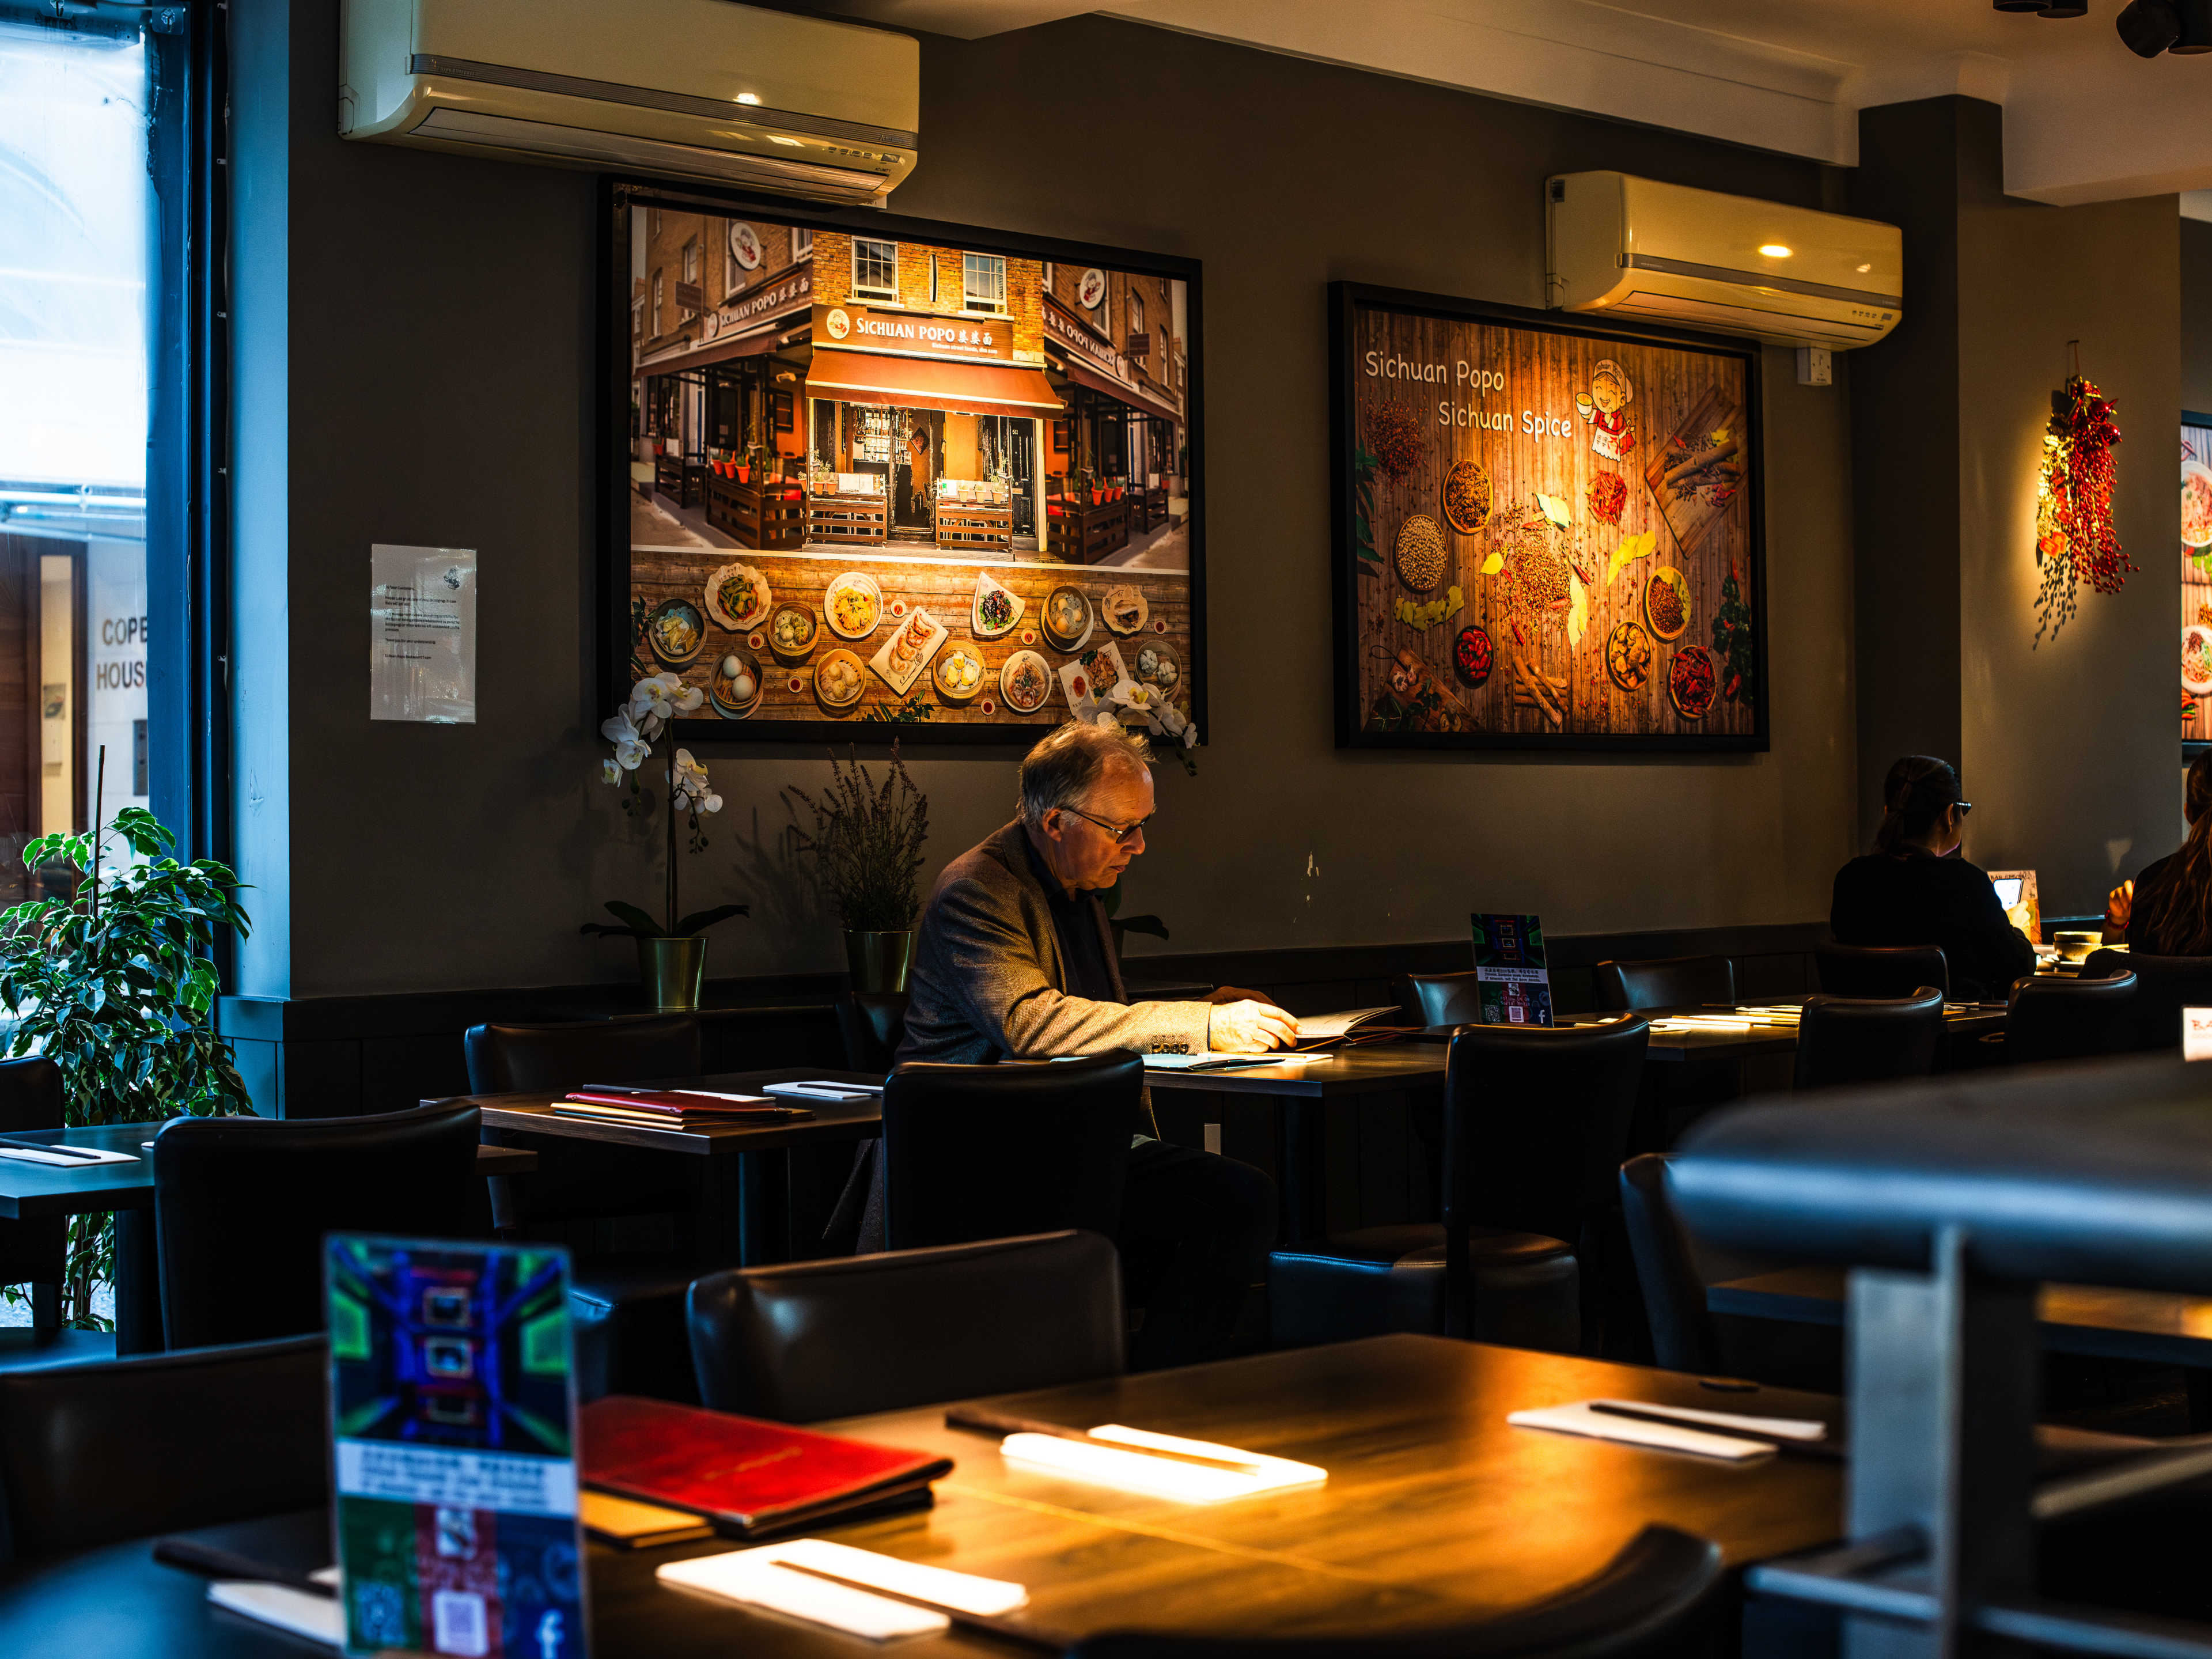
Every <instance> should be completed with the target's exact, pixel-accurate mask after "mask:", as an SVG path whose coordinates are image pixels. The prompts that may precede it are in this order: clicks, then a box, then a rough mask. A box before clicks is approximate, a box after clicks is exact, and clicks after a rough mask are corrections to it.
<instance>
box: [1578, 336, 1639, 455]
mask: <svg viewBox="0 0 2212 1659" xmlns="http://www.w3.org/2000/svg"><path fill="white" fill-rule="evenodd" d="M1635 396H1636V386H1635V384H1634V383H1633V382H1632V381H1631V380H1629V378H1628V371H1627V370H1626V369H1625V368H1622V367H1621V366H1620V364H1619V363H1616V362H1613V359H1612V358H1610V357H1601V358H1600V359H1599V360H1598V362H1597V363H1596V365H1595V367H1594V368H1591V370H1590V383H1589V398H1590V403H1591V404H1592V405H1593V407H1594V409H1595V413H1594V414H1593V415H1592V416H1591V419H1590V447H1591V448H1592V449H1594V450H1595V451H1596V452H1597V453H1599V454H1601V455H1602V456H1604V457H1605V458H1606V459H1607V460H1608V461H1618V460H1621V459H1626V456H1627V454H1628V452H1629V451H1630V450H1632V449H1633V448H1635V447H1636V435H1635V434H1634V433H1633V432H1631V431H1630V430H1629V429H1628V416H1627V415H1626V413H1624V412H1623V411H1624V410H1626V409H1627V407H1628V404H1629V403H1630V402H1631V401H1632V399H1633V398H1635Z"/></svg>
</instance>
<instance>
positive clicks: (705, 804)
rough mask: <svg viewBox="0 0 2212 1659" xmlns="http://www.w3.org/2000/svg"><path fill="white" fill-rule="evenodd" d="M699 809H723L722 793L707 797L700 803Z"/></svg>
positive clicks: (711, 810)
mask: <svg viewBox="0 0 2212 1659" xmlns="http://www.w3.org/2000/svg"><path fill="white" fill-rule="evenodd" d="M699 810H700V811H702V812H719V811H721V810H722V798H721V797H720V795H709V796H708V797H707V799H704V800H702V801H701V802H700V803H699Z"/></svg>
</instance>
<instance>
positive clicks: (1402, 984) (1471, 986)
mask: <svg viewBox="0 0 2212 1659" xmlns="http://www.w3.org/2000/svg"><path fill="white" fill-rule="evenodd" d="M1395 991H1396V993H1397V997H1398V1006H1400V1007H1401V1008H1403V1009H1404V1010H1405V1011H1406V1012H1407V1014H1408V1015H1410V1016H1411V1017H1412V1018H1413V1022H1414V1024H1418V1025H1471V1024H1476V1023H1478V1022H1480V1019H1481V1018H1482V1003H1481V1001H1480V996H1479V994H1478V993H1477V991H1476V989H1475V977H1474V975H1473V974H1472V973H1466V974H1401V975H1399V976H1398V978H1397V980H1396V981H1395Z"/></svg>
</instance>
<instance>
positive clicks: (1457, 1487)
mask: <svg viewBox="0 0 2212 1659" xmlns="http://www.w3.org/2000/svg"><path fill="white" fill-rule="evenodd" d="M1597 1397H1613V1398H1620V1399H1628V1400H1638V1401H1660V1402H1667V1403H1672V1404H1676V1405H1692V1406H1702V1407H1718V1408H1720V1409H1723V1410H1729V1411H1741V1412H1751V1413H1772V1414H1774V1415H1778V1416H1790V1417H1799V1418H1817V1419H1820V1420H1821V1421H1823V1422H1826V1423H1828V1424H1830V1425H1837V1424H1838V1422H1839V1417H1838V1413H1839V1410H1840V1402H1839V1401H1836V1400H1834V1399H1832V1398H1830V1397H1827V1396H1825V1395H1806V1394H1796V1393H1790V1392H1787V1391H1784V1390H1779V1389H1757V1390H1753V1391H1752V1392H1749V1393H1733V1392H1732V1393H1726V1394H1723V1393H1717V1392H1715V1391H1712V1390H1710V1389H1705V1388H1704V1387H1702V1386H1701V1385H1700V1384H1699V1381H1698V1380H1697V1379H1696V1378H1694V1377H1691V1376H1680V1375H1677V1374H1674V1373H1669V1372H1664V1371H1658V1370H1648V1369H1644V1368H1640V1367H1636V1366H1630V1365H1619V1364H1607V1363H1604V1362H1601V1361H1597V1360H1590V1359H1582V1358H1571V1357H1568V1356H1565V1355H1559V1354H1547V1353H1534V1352H1525V1351H1522V1350H1516V1349H1510V1348H1496V1347H1485V1346H1478V1345H1475V1344H1472V1343H1465V1342H1457V1341H1450V1340H1445V1339H1443V1338H1441V1337H1428V1336H1410V1335H1400V1336H1385V1337H1376V1338H1371V1339H1369V1340H1364V1341H1360V1342H1351V1343H1344V1344H1340V1345H1338V1346H1330V1347H1322V1348H1309V1349H1302V1350H1297V1351H1294V1352H1283V1353H1273V1354H1262V1355H1258V1356H1255V1357H1253V1358H1246V1359H1237V1360H1231V1361H1226V1362H1223V1363H1219V1364H1208V1365H1199V1366H1193V1367H1189V1368H1187V1369H1183V1370H1171V1371H1157V1372H1152V1373H1148V1374H1146V1375H1142V1376H1121V1377H1110V1378H1102V1379H1100V1380H1098V1381H1096V1382H1091V1383H1076V1384H1073V1385H1069V1386H1066V1387H1063V1388H1057V1389H1044V1390H1040V1391H1037V1392H1034V1393H1030V1394H1024V1395H1009V1396H1001V1397H1000V1398H997V1399H994V1400H991V1401H986V1402H983V1403H984V1404H986V1405H987V1407H988V1408H989V1409H992V1410H994V1411H998V1412H1001V1413H1011V1414H1014V1415H1018V1416H1022V1417H1027V1418H1030V1419H1042V1420H1045V1421H1049V1422H1054V1423H1059V1424H1063V1425H1073V1426H1078V1427H1085V1426H1090V1425H1097V1424H1104V1423H1127V1424H1132V1425H1137V1426H1139V1427H1143V1428H1148V1429H1154V1430H1158V1431H1164V1432H1167V1433H1171V1434H1177V1435H1187V1436H1192V1437H1198V1438H1201V1439H1207V1440H1213V1441H1217V1442H1222V1443H1227V1444H1231V1445H1234V1446H1237V1447H1240V1448H1243V1449H1249V1450H1253V1451H1258V1452H1266V1453H1272V1454H1275V1455H1282V1456H1286V1457H1291V1458H1295V1459H1297V1460H1299V1461H1301V1462H1311V1463H1316V1464H1319V1465H1320V1466H1321V1467H1322V1468H1325V1469H1327V1470H1328V1481H1327V1483H1326V1484H1325V1485H1322V1486H1315V1487H1308V1488H1301V1489H1295V1490H1291V1491H1286V1492H1276V1493H1273V1494H1269V1495H1266V1496H1262V1497H1258V1498H1244V1499H1239V1500H1235V1501H1231V1502H1228V1503H1222V1504H1206V1505H1198V1504H1182V1503H1176V1502H1172V1501H1170V1500H1166V1499H1162V1498H1145V1497H1138V1496H1133V1495H1130V1494H1127V1493H1123V1492H1116V1491H1114V1490H1111V1489H1109V1488H1105V1487H1101V1486H1087V1485H1084V1484H1082V1483H1079V1482H1076V1481H1073V1480H1066V1479H1063V1478H1060V1477H1057V1476H1054V1475H1051V1474H1044V1473H1042V1472H1039V1471H1036V1470H1031V1469H1026V1468H1022V1467H1020V1466H1018V1465H1016V1464H1013V1463H1010V1462H1007V1461H1006V1459H1005V1458H1003V1457H1002V1456H1001V1455H1000V1451H999V1442H998V1440H997V1438H996V1437H994V1436H987V1435H977V1434H972V1433H969V1432H965V1431H958V1430H954V1429H951V1428H948V1427H946V1426H945V1407H944V1406H943V1405H942V1404H933V1405H928V1406H923V1407H915V1408H912V1409H908V1410H901V1411H894V1412H887V1413H880V1414H878V1415H874V1416H870V1417H862V1418H855V1419H847V1420H844V1421H842V1422H832V1423H826V1424H818V1425H813V1426H815V1427H817V1428H821V1429H824V1430H827V1431H829V1432H832V1433H837V1434H844V1435H849V1436H852V1437H855V1438H858V1439H862V1440H869V1441H874V1442H878V1443H883V1444H887V1445H895V1446H901V1447H908V1448H912V1449H918V1450H922V1451H927V1452H938V1453H942V1454H943V1455H946V1456H948V1457H951V1459H952V1460H953V1462H954V1468H953V1469H952V1472H951V1474H949V1475H946V1476H945V1477H944V1478H943V1479H942V1480H939V1482H938V1483H937V1486H936V1502H935V1504H934V1506H933V1507H932V1508H930V1509H927V1510H918V1511H912V1512H908V1513H907V1514H903V1515H899V1516H887V1517H884V1518H880V1519H878V1520H873V1521H867V1522H856V1523H852V1524H848V1525H843V1526H835V1527H829V1528H820V1529H818V1530H819V1531H820V1532H821V1533H822V1534H824V1535H828V1536H830V1537H834V1538H835V1539H836V1540H837V1541H839V1542H842V1543H846V1544H851V1545H854V1546H857V1547H861V1548H865V1549H870V1550H875V1551H879V1552H882V1553H886V1554H890V1555H894V1556H898V1557H901V1558H903V1559H909V1560H916V1561H926V1562H928V1563H930V1564H931V1565H937V1566H943V1567H951V1568H953V1569H955V1570H957V1571H963V1572H970V1573H976V1574H980V1575H982V1576H985V1577H993V1578H1001V1579H1011V1580H1013V1581H1015V1582H1018V1583H1021V1584H1023V1585H1024V1586H1026V1587H1027V1589H1028V1591H1029V1595H1030V1601H1029V1605H1028V1607H1026V1608H1025V1609H1024V1610H1023V1611H1022V1612H1020V1613H1018V1614H1017V1615H1015V1621H1016V1622H1018V1624H1020V1625H1021V1626H1024V1627H1025V1628H1026V1630H1027V1631H1028V1632H1030V1634H1031V1636H1032V1637H1033V1638H1034V1640H1035V1643H1036V1645H1037V1646H1038V1647H1048V1648H1051V1649H1053V1650H1058V1649H1059V1648H1060V1646H1061V1645H1063V1644H1065V1643H1066V1641H1067V1640H1069V1639H1072V1638H1078V1637H1082V1636H1086V1635H1094V1634H1097V1633H1099V1632H1104V1631H1108V1630H1117V1629H1132V1628H1142V1629H1152V1630H1165V1631H1172V1632H1188V1633H1211V1634H1229V1633H1250V1634H1277V1635H1288V1634H1292V1633H1297V1634H1324V1633H1332V1632H1334V1633H1348V1634H1364V1633H1373V1632H1384V1631H1401V1630H1410V1629H1416V1628H1422V1627H1434V1626H1449V1625H1455V1624H1459V1623H1462V1622H1467V1621H1471V1620H1479V1619H1480V1618H1482V1617H1484V1616H1485V1615H1487V1614H1492V1613H1498V1612H1500V1611H1503V1610H1505V1609H1508V1608H1511V1607H1517V1606H1520V1605H1522V1604H1524V1603H1527V1602H1528V1601H1534V1600H1536V1599H1538V1598H1540V1597H1542V1596H1545V1595H1549V1594H1551V1593H1553V1592H1554V1591H1556V1590H1559V1589H1562V1588H1564V1587H1565V1586H1567V1585H1569V1584H1571V1583H1575V1582H1576V1581H1577V1580H1579V1579H1582V1578H1583V1577H1588V1576H1589V1574H1591V1573H1593V1572H1595V1571H1597V1570H1598V1569H1599V1568H1600V1567H1601V1566H1602V1565H1604V1564H1605V1563H1606V1561H1607V1559H1609V1558H1610V1557H1611V1556H1612V1555H1613V1553H1614V1552H1616V1551H1617V1550H1619V1549H1620V1547H1621V1546H1622V1545H1624V1544H1626V1542H1628V1541H1629V1540H1630V1539H1632V1537H1634V1536H1635V1534H1637V1532H1638V1530H1640V1529H1641V1528H1643V1527H1644V1526H1645V1525H1646V1524H1648V1523H1651V1522H1659V1523H1662V1524H1665V1525H1668V1526H1673V1527H1677V1528H1681V1529H1683V1530H1685V1531H1687V1532H1690V1533H1692V1534H1698V1535H1699V1536H1701V1537H1705V1538H1709V1539H1711V1540H1712V1541H1714V1542H1716V1543H1717V1544H1718V1545H1719V1546H1720V1547H1721V1550H1722V1552H1723V1555H1724V1556H1725V1558H1726V1559H1727V1561H1728V1563H1729V1565H1730V1566H1731V1567H1741V1566H1743V1565H1747V1564H1748V1563H1752V1562H1756V1561H1762V1560H1767V1559H1772V1558H1774V1557H1777V1556H1780V1555H1785V1554H1790V1553H1796V1552H1797V1551H1801V1550H1804V1549H1808V1548H1811V1547H1816V1546H1819V1545H1821V1544H1824V1543H1827V1542H1829V1541H1832V1540H1833V1539H1834V1538H1836V1537H1837V1536H1838V1533H1839V1531H1840V1524H1841V1519H1842V1513H1841V1512H1842V1499H1843V1472H1844V1465H1842V1464H1841V1463H1838V1462H1822V1461H1815V1460H1814V1459H1811V1458H1801V1457H1796V1456H1790V1455H1782V1456H1775V1457H1770V1458H1765V1459H1761V1460H1759V1461H1755V1462H1750V1463H1746V1464H1733V1463H1725V1462H1717V1461H1714V1460H1710V1459H1706V1458H1701V1457H1695V1456H1690V1455H1683V1454H1679V1453H1670V1452H1661V1451H1654V1450H1647V1449H1640V1448H1636V1447H1631V1446H1626V1445H1621V1444H1617V1443H1608V1442H1602V1441H1595V1440H1587V1439H1578V1438H1575V1437H1571V1436H1567V1435H1562V1434H1557V1433H1552V1432H1548V1431H1543V1430H1538V1429H1528V1428H1516V1427H1514V1426H1512V1425H1509V1424H1508V1423H1507V1422H1506V1420H1505V1419H1506V1416H1507V1413H1510V1412H1513V1411H1516V1410H1519V1409H1521V1408H1522V1407H1536V1406H1550V1405H1559V1404H1563V1403H1565V1402H1568V1401H1578V1400H1586V1399H1591V1398H1597ZM220 1539H221V1541H224V1542H227V1543H229V1544H230V1545H231V1546H232V1547H236V1548H239V1549H240V1550H242V1551H244V1552H246V1553H249V1554H252V1555H254V1556H256V1557H257V1558H258V1559H263V1560H267V1561H270V1562H271V1564H272V1565H283V1566H289V1567H292V1568H294V1569H309V1568H313V1567H318V1566H320V1565H324V1564H325V1563H326V1562H327V1561H328V1560H329V1559H330V1555H329V1549H330V1540H329V1523H328V1520H327V1517H326V1516H323V1515H322V1514H320V1513H319V1512H317V1513H313V1514H308V1515H303V1516H292V1517H285V1518H282V1519H278V1520H275V1521H270V1522H257V1523H251V1524H250V1525H249V1526H248V1527H246V1528H228V1529H224V1530H223V1531H222V1533H221V1534H220ZM149 1543H150V1541H144V1540H142V1541H136V1542H132V1543H128V1544H121V1545H116V1546H112V1547H107V1548H105V1549H100V1550H94V1551H90V1552H88V1553H85V1554H82V1555H80V1556H76V1557H71V1558H66V1559H62V1560H58V1561H55V1562H51V1563H46V1564H39V1565H29V1566H16V1567H14V1568H0V1650H8V1651H10V1652H24V1653H40V1654H43V1653H46V1652H47V1651H49V1649H48V1648H47V1647H42V1646H40V1640H41V1638H45V1639H46V1640H47V1641H49V1642H52V1643H56V1644H59V1645H58V1646H55V1647H53V1648H52V1651H56V1652H63V1651H66V1652H70V1653H76V1652H89V1651H93V1650H95V1649H96V1650H97V1651H98V1652H100V1654H101V1655H102V1656H103V1659H142V1656H143V1659H151V1656H154V1655H157V1654H158V1655H160V1656H161V1659H212V1656H217V1655H221V1656H225V1659H259V1656H263V1655H271V1656H273V1655H276V1654H293V1653H296V1652H298V1651H300V1649H299V1647H298V1646H297V1645H296V1644H295V1643H294V1642H293V1640H292V1638H287V1637H283V1636H280V1635H277V1634H276V1633H274V1632H269V1631H267V1630H265V1629H264V1628H262V1627H260V1626H256V1625H254V1624H252V1623H251V1622H250V1621H248V1620H244V1619H242V1618H240V1617H238V1616H236V1615H234V1614H231V1613H224V1612H222V1611H220V1610H216V1609H213V1608H210V1607H209V1606H208V1604H207V1602H206V1600H205V1597H204V1587H203V1585H202V1584H201V1583H200V1582H199V1581H197V1580H196V1579H193V1578H191V1577H186V1576H185V1575H183V1574H181V1573H179V1572H177V1571H173V1570H171V1569H167V1568H164V1567H161V1566H158V1565H155V1564H154V1563H153V1561H152V1559H151V1558H150V1554H149ZM735 1547H738V1546H737V1545H735V1544H733V1543H732V1542H730V1541H725V1540H716V1541H708V1542H695V1543H690V1544H681V1545H674V1546H669V1547H663V1548H659V1549H641V1550H635V1551H621V1550H614V1549H610V1548H607V1547H603V1546H600V1545H597V1544H594V1545H592V1546H591V1547H590V1548H589V1550H588V1552H587V1554H586V1574H587V1584H588V1595H589V1601H590V1609H591V1619H592V1653H593V1654H594V1655H595V1656H597V1659H633V1656H635V1659H694V1656H696V1659H726V1656H729V1655H731V1654H735V1653H743V1654H744V1655H747V1656H749V1659H856V1656H860V1655H863V1654H866V1653H870V1652H872V1651H874V1649H873V1648H872V1647H871V1645H870V1644H866V1643H863V1642H860V1641H858V1640H855V1639H854V1638H848V1637H845V1636H842V1635H841V1634H838V1633H836V1632H831V1631H829V1630H826V1629H823V1628H822V1627H819V1626H810V1625H805V1624H800V1623H798V1622H795V1621H793V1620H786V1619H781V1618H778V1617H775V1616H772V1615H769V1614H765V1613H754V1612H750V1611H748V1610H747V1609H745V1608H744V1607H740V1606H738V1605H737V1604H734V1603H732V1602H727V1601H720V1600H717V1599H714V1598H711V1597H708V1596H705V1595H699V1594H696V1593H694V1592H690V1591H685V1590H680V1589H674V1588H671V1587H670V1586H667V1585H665V1584H663V1583H660V1582H659V1581H658V1580H657V1579H656V1578H655V1577H654V1569H655V1568H656V1567H658V1566H659V1565H660V1564H661V1563H663V1562H665V1561H669V1560H672V1559H682V1558H688V1557H691V1556H697V1555H705V1554H712V1553H717V1552H720V1551H725V1550H728V1549H732V1548H735ZM94 1632H96V1636H94ZM11 1640H12V1643H13V1644H19V1645H11ZM88 1640H89V1641H90V1645H87V1644H88ZM900 1651H901V1652H902V1653H909V1654H913V1655H915V1656H916V1659H937V1656H939V1655H955V1654H957V1655H976V1656H986V1655H990V1656H1000V1659H1004V1656H1006V1655H1009V1654H1018V1653H1020V1652H1022V1651H1024V1647H1023V1645H1022V1644H1020V1643H1018V1642H1011V1641H1009V1640H1007V1639H1006V1638H1003V1637H999V1636H992V1635H985V1634H981V1633H977V1632H971V1631H969V1630H966V1629H964V1628H963V1627H961V1626H957V1625H956V1626H954V1627H953V1629H952V1631H951V1632H950V1633H949V1634H947V1635H945V1636H943V1637H941V1638H923V1639H921V1640H917V1641H915V1642H912V1643H908V1644H901V1647H900Z"/></svg>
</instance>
